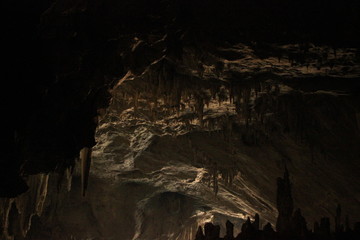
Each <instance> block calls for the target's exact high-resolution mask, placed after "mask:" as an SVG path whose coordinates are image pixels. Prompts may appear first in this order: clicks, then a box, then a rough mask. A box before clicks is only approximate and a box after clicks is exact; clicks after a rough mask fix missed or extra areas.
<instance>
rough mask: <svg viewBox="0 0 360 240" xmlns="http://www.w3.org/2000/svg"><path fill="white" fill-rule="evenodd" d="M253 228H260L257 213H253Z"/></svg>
mask: <svg viewBox="0 0 360 240" xmlns="http://www.w3.org/2000/svg"><path fill="white" fill-rule="evenodd" d="M252 224H253V226H254V228H255V230H259V229H260V216H259V214H257V213H256V214H255V217H254V222H253V223H252Z"/></svg>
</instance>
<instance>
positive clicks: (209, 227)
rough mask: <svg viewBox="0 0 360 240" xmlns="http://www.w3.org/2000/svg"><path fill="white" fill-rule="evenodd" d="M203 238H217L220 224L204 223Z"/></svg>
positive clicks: (212, 239)
mask: <svg viewBox="0 0 360 240" xmlns="http://www.w3.org/2000/svg"><path fill="white" fill-rule="evenodd" d="M204 229H205V240H217V239H219V237H220V226H218V225H216V226H215V225H214V224H212V223H210V222H208V223H205V227H204Z"/></svg>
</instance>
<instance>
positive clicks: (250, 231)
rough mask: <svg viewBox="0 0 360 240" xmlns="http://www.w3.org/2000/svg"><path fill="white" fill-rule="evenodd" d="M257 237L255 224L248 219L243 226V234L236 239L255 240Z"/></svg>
mask: <svg viewBox="0 0 360 240" xmlns="http://www.w3.org/2000/svg"><path fill="white" fill-rule="evenodd" d="M255 237H256V230H255V228H254V226H253V224H252V223H251V221H250V218H249V217H248V218H247V220H246V222H244V223H243V225H242V226H241V233H239V235H238V236H237V237H236V239H239V240H240V239H241V240H242V239H255Z"/></svg>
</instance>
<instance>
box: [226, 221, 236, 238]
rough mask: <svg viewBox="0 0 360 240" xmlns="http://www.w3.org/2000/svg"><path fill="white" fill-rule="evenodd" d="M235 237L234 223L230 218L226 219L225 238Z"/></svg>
mask: <svg viewBox="0 0 360 240" xmlns="http://www.w3.org/2000/svg"><path fill="white" fill-rule="evenodd" d="M232 239H234V224H232V223H231V222H230V221H229V220H228V221H226V235H225V237H224V240H232Z"/></svg>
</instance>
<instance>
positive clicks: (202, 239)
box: [195, 226, 205, 240]
mask: <svg viewBox="0 0 360 240" xmlns="http://www.w3.org/2000/svg"><path fill="white" fill-rule="evenodd" d="M195 240H205V236H204V233H203V230H202V227H201V226H199V227H198V230H197V232H196V236H195Z"/></svg>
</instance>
